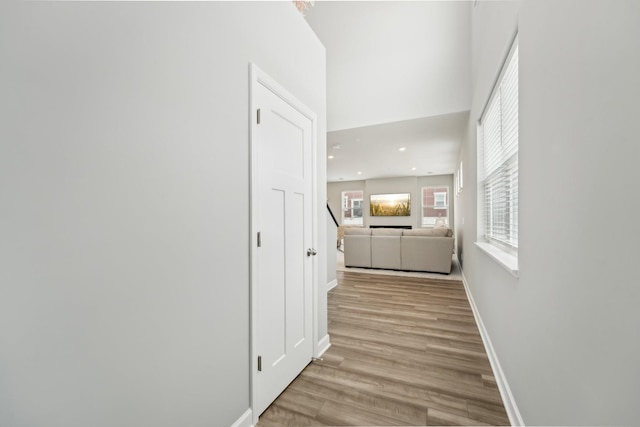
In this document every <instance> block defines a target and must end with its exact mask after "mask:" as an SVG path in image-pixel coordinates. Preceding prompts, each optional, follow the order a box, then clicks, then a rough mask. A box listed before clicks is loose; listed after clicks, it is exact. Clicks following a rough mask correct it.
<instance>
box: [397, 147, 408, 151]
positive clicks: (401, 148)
mask: <svg viewBox="0 0 640 427" xmlns="http://www.w3.org/2000/svg"><path fill="white" fill-rule="evenodd" d="M406 149H407V147H400V148H398V151H404V150H406Z"/></svg>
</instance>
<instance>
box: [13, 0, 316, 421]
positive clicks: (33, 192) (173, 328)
mask: <svg viewBox="0 0 640 427" xmlns="http://www.w3.org/2000/svg"><path fill="white" fill-rule="evenodd" d="M2 8H3V10H2V13H0V56H1V57H2V58H3V59H2V64H3V65H2V78H1V79H0V93H2V96H1V97H0V99H1V101H0V120H1V121H2V122H1V124H0V200H1V202H0V203H1V205H0V235H1V236H2V237H1V238H0V284H1V287H0V292H1V296H0V342H1V343H2V345H1V349H0V425H2V426H7V427H18V426H36V427H38V426H47V427H51V426H60V427H62V426H64V427H73V426H94V427H99V426H118V427H126V426H132V427H134V426H135V427H140V426H154V427H160V426H171V427H174V426H178V425H184V426H228V425H231V424H232V423H233V422H235V421H236V420H237V419H238V418H239V417H240V416H241V415H242V414H243V413H244V412H245V411H246V410H247V409H248V408H249V405H250V402H249V399H250V393H249V373H250V370H249V367H250V363H249V272H248V267H249V243H248V242H249V235H248V224H249V135H248V129H249V124H248V117H249V107H248V106H249V93H248V88H249V62H250V61H254V62H255V63H256V64H257V65H258V66H259V67H261V68H262V69H263V70H264V71H265V72H267V73H268V74H270V75H271V76H272V77H273V78H274V79H275V80H277V81H278V82H280V83H281V84H282V85H283V86H284V87H285V88H286V89H287V90H289V91H290V92H292V93H293V94H295V95H296V96H297V97H298V98H299V99H300V100H302V102H304V103H305V104H306V105H307V106H308V107H309V108H310V109H312V110H313V111H315V112H316V113H317V114H318V147H319V152H318V153H317V157H318V159H321V161H319V162H318V183H319V185H318V200H320V201H322V202H321V203H317V207H318V218H319V219H321V221H320V224H319V229H318V236H319V242H318V249H319V251H320V257H318V283H319V284H321V285H323V284H324V283H326V253H325V252H326V247H325V245H326V242H325V240H326V239H325V236H326V224H325V222H324V215H325V212H326V208H325V205H324V200H326V185H325V182H326V172H325V161H324V159H325V158H326V152H325V151H326V138H325V134H326V114H325V108H326V100H325V55H324V48H323V47H322V46H321V44H320V42H319V41H318V40H317V38H316V37H315V35H314V34H313V33H312V32H311V30H310V29H309V28H308V26H307V24H306V22H305V21H304V19H303V18H302V17H301V16H300V15H299V14H298V13H297V11H296V10H295V7H294V6H293V5H292V4H291V3H290V2H277V3H222V2H220V3H164V2H163V3H147V2H143V3H109V2H107V3H73V2H72V3H45V2H42V3H36V2H31V3H27V2H25V3H22V4H20V5H19V6H15V5H12V6H11V9H9V8H7V4H6V3H4V4H3V6H2ZM320 295H321V297H322V298H323V300H322V301H320V307H321V313H320V317H321V319H322V318H324V320H323V321H321V325H320V329H321V330H320V338H322V337H323V336H324V334H326V299H324V298H325V297H324V293H323V292H321V293H320Z"/></svg>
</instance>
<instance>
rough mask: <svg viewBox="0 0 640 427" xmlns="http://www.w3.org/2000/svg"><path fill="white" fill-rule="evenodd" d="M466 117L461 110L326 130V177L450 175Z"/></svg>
mask: <svg viewBox="0 0 640 427" xmlns="http://www.w3.org/2000/svg"><path fill="white" fill-rule="evenodd" d="M468 118H469V113H468V112H466V111H465V112H461V113H455V114H446V115H443V116H433V117H425V118H421V119H413V120H406V121H402V122H394V123H385V124H380V125H373V126H366V127H361V128H355V129H346V130H340V131H335V132H329V133H328V134H327V145H328V146H327V155H329V156H333V159H327V181H328V182H335V181H342V180H344V181H353V180H359V179H370V178H385V177H397V176H423V175H431V174H433V175H444V174H450V173H452V172H453V171H455V169H456V166H457V165H456V160H457V158H458V150H459V148H460V141H461V140H462V138H463V137H464V128H465V126H466V125H467V122H468ZM336 144H337V145H339V147H340V148H334V146H336ZM400 148H405V150H404V151H400V150H399V149H400Z"/></svg>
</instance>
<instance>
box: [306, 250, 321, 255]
mask: <svg viewBox="0 0 640 427" xmlns="http://www.w3.org/2000/svg"><path fill="white" fill-rule="evenodd" d="M317 253H318V251H316V250H315V249H313V248H309V249H307V256H312V255H316V254H317Z"/></svg>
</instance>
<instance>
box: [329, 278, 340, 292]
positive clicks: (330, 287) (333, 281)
mask: <svg viewBox="0 0 640 427" xmlns="http://www.w3.org/2000/svg"><path fill="white" fill-rule="evenodd" d="M336 286H338V279H333V280H332V281H330V282H329V283H327V292H329V291H330V290H331V289H333V288H335V287H336Z"/></svg>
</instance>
